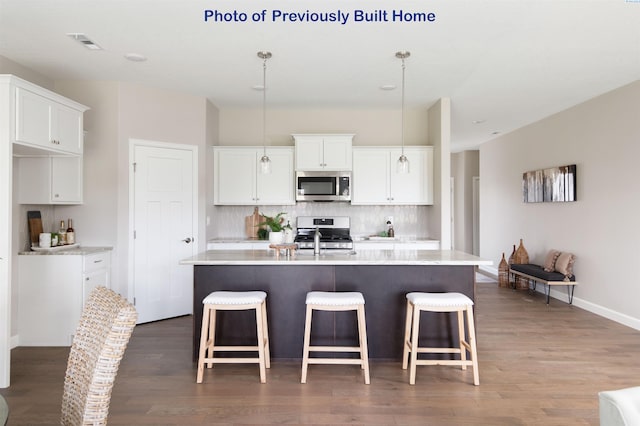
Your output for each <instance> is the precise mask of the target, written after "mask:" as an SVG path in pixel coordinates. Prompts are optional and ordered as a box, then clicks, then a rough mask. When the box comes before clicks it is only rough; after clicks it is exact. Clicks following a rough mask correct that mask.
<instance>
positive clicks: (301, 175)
mask: <svg viewBox="0 0 640 426" xmlns="http://www.w3.org/2000/svg"><path fill="white" fill-rule="evenodd" d="M296 201H351V172H297V173H296Z"/></svg>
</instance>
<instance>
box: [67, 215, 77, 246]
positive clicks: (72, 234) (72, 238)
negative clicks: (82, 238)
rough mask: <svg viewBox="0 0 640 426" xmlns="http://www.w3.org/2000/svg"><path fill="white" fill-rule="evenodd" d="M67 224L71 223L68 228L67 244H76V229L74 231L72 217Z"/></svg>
mask: <svg viewBox="0 0 640 426" xmlns="http://www.w3.org/2000/svg"><path fill="white" fill-rule="evenodd" d="M67 225H69V227H68V228H67V244H75V243H76V231H74V229H73V223H72V222H71V219H68V220H67Z"/></svg>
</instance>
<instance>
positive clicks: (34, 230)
mask: <svg viewBox="0 0 640 426" xmlns="http://www.w3.org/2000/svg"><path fill="white" fill-rule="evenodd" d="M27 220H28V222H29V238H30V240H31V245H33V243H35V244H36V245H38V244H40V233H41V232H42V217H41V216H40V210H32V211H28V212H27Z"/></svg>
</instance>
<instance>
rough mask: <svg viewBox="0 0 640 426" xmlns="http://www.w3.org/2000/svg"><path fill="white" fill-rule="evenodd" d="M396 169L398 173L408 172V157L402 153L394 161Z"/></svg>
mask: <svg viewBox="0 0 640 426" xmlns="http://www.w3.org/2000/svg"><path fill="white" fill-rule="evenodd" d="M396 170H397V172H398V173H409V159H408V158H407V156H406V155H404V154H402V155H401V156H400V158H398V161H397V163H396Z"/></svg>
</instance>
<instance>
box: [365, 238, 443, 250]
mask: <svg viewBox="0 0 640 426" xmlns="http://www.w3.org/2000/svg"><path fill="white" fill-rule="evenodd" d="M355 250H356V251H368V250H440V241H438V240H414V241H401V240H396V241H356V242H355Z"/></svg>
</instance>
